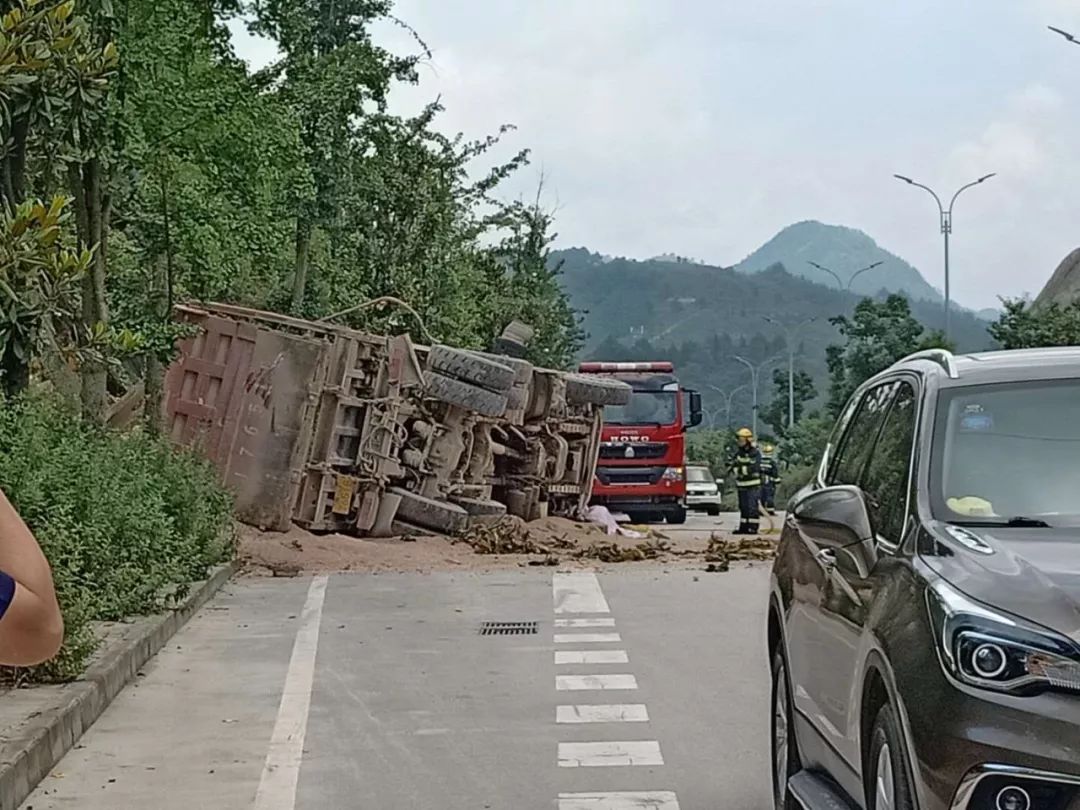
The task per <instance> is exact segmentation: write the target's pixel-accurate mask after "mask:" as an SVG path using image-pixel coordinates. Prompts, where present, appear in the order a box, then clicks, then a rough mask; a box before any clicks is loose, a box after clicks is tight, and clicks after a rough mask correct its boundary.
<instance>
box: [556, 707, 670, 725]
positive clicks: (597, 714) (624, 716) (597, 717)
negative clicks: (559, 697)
mask: <svg viewBox="0 0 1080 810" xmlns="http://www.w3.org/2000/svg"><path fill="white" fill-rule="evenodd" d="M555 722H556V723H573V724H577V723H648V722H649V710H648V709H646V708H645V704H644V703H605V704H599V705H592V706H587V705H577V706H566V705H563V706H556V707H555Z"/></svg>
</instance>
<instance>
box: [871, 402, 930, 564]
mask: <svg viewBox="0 0 1080 810" xmlns="http://www.w3.org/2000/svg"><path fill="white" fill-rule="evenodd" d="M916 404H917V401H916V397H915V389H914V388H913V387H912V386H911V384H910V383H906V382H902V383H900V388H899V390H898V391H897V392H896V398H895V399H894V400H893V405H892V408H890V409H889V413H888V416H886V417H885V424H884V425H883V426H882V428H881V433H880V434H879V435H878V440H877V444H876V445H874V453H873V455H872V456H871V458H870V464H869V466H867V468H866V475H865V476H864V479H863V484H862V489H863V492H865V493H866V499H867V502H868V503H869V505H870V514H871V517H872V518H873V520H874V529H875V530H876V531H877V533H878V534H879V535H880V536H881V537H882V538H883V539H884V540H885V541H886V542H889V543H892V544H894V545H897V544H899V543H900V541H901V540H902V539H903V537H902V535H903V532H904V515H905V514H906V511H907V501H908V473H909V471H910V469H911V448H912V445H913V443H914V441H915V412H916V410H917V408H916Z"/></svg>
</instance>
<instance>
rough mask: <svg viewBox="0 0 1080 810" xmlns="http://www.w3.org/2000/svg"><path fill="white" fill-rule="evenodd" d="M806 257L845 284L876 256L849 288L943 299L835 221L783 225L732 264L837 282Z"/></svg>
mask: <svg viewBox="0 0 1080 810" xmlns="http://www.w3.org/2000/svg"><path fill="white" fill-rule="evenodd" d="M810 262H817V263H818V264H820V265H822V266H823V267H827V268H829V269H830V270H832V271H833V272H834V273H836V274H837V275H838V276H839V277H840V279H841V280H842V281H843V282H844V284H845V285H846V284H847V283H848V281H849V280H850V279H851V276H852V274H853V273H855V272H856V271H857V270H859V269H860V268H863V267H868V266H869V265H871V264H873V263H874V262H881V265H880V266H879V267H875V268H874V269H873V270H868V271H867V272H865V273H860V274H859V275H858V276H857V277H856V278H855V280H854V281H853V282H852V283H851V289H852V291H854V292H857V293H862V294H863V295H874V294H875V293H877V292H878V291H879V290H888V291H889V292H900V293H904V294H905V295H907V297H908V298H910V299H911V300H913V301H917V300H919V299H926V300H929V301H940V300H942V295H941V293H940V292H939V291H938V290H937V289H935V288H934V287H932V286H931V285H930V284H929V283H928V282H927V281H926V279H924V278H923V277H922V274H921V273H919V271H918V270H916V269H915V268H914V267H912V266H911V265H910V264H908V263H907V262H905V261H904V260H903V259H901V258H900V257H899V256H895V255H894V254H892V253H890V252H889V251H887V250H885V249H884V248H882V247H880V246H878V243H877V242H875V241H874V240H873V239H871V238H870V237H869V236H867V235H866V234H865V233H863V232H862V231H860V230H856V229H855V228H845V227H843V226H840V225H825V224H823V223H821V222H815V221H814V220H808V221H806V222H797V223H795V224H794V225H789V226H788V227H786V228H784V230H782V231H780V233H778V234H777V235H776V236H774V237H773V238H772V239H770V240H769V241H768V242H766V243H765V244H764V245H762V246H761V247H759V248H758V249H757V250H755V251H754V252H753V253H751V254H750V255H749V256H747V257H746V258H745V259H743V260H742V261H741V262H739V263H738V264H737V265H735V270H736V271H738V272H740V273H760V272H762V271H763V270H767V269H768V268H770V267H772V266H773V265H776V264H782V265H784V267H785V268H786V269H787V271H788V272H789V273H791V274H793V275H796V276H801V277H803V278H808V279H810V280H811V281H815V282H817V283H818V284H824V285H826V286H832V287H836V286H838V285H837V282H836V279H834V278H833V277H832V276H830V275H829V274H828V273H826V272H824V271H822V270H818V269H817V268H815V267H814V266H812V265H811V264H810Z"/></svg>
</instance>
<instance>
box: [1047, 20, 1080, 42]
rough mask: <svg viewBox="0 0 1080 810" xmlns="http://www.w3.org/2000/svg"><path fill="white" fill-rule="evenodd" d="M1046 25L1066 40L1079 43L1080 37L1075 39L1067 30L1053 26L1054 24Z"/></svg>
mask: <svg viewBox="0 0 1080 810" xmlns="http://www.w3.org/2000/svg"><path fill="white" fill-rule="evenodd" d="M1046 27H1047V28H1049V29H1050V30H1051V31H1053V32H1054V33H1055V34H1061V36H1063V37H1065V40H1066V41H1067V42H1071V43H1072V44H1073V45H1080V39H1077V38H1076V37H1074V36H1073V35H1072V34H1070V33H1069V32H1068V31H1062V30H1061V29H1060V28H1054V26H1052V25H1048V26H1046Z"/></svg>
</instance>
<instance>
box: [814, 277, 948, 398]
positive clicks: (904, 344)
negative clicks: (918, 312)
mask: <svg viewBox="0 0 1080 810" xmlns="http://www.w3.org/2000/svg"><path fill="white" fill-rule="evenodd" d="M829 321H830V323H832V324H833V325H835V326H836V327H837V328H838V329H839V330H840V334H841V335H842V336H844V337H845V338H846V339H847V340H846V342H845V343H844V344H843V345H833V346H829V347H828V349H827V350H826V361H827V363H828V367H829V403H828V411H829V413H830V414H832V415H833V416H834V417H836V416H839V414H840V411H841V410H842V409H843V407H844V405H845V404H846V403H847V401H848V399H849V398H850V397H851V395H852V393H854V391H855V389H856V388H858V387H859V386H860V385H862V384H863V383H864V382H865V381H866V380H868V379H870V378H871V377H872V376H874V375H875V374H877V373H878V372H880V371H884V370H885V369H886V368H888V367H889V366H891V365H892V364H893V363H895V362H896V361H897V360H900V359H901V358H903V357H905V356H906V355H909V354H911V353H913V352H917V351H921V350H923V349H930V348H947V347H948V344H947V342H946V340H945V338H944V335H942V334H941V333H940V332H932V333H926V331H925V329H924V327H923V325H922V324H921V323H919V322H918V321H917V320H915V318H914V317H913V316H912V314H911V307H910V305H909V303H908V300H907V298H905V297H904V296H902V295H898V294H893V295H890V296H888V297H887V298H885V300H883V301H875V300H874V299H872V298H864V299H863V300H862V301H860V302H859V303H858V304H857V305H856V307H855V312H854V313H853V314H852V317H851V318H850V319H848V318H847V317H845V316H843V315H841V316H837V317H835V318H830V319H829Z"/></svg>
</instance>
